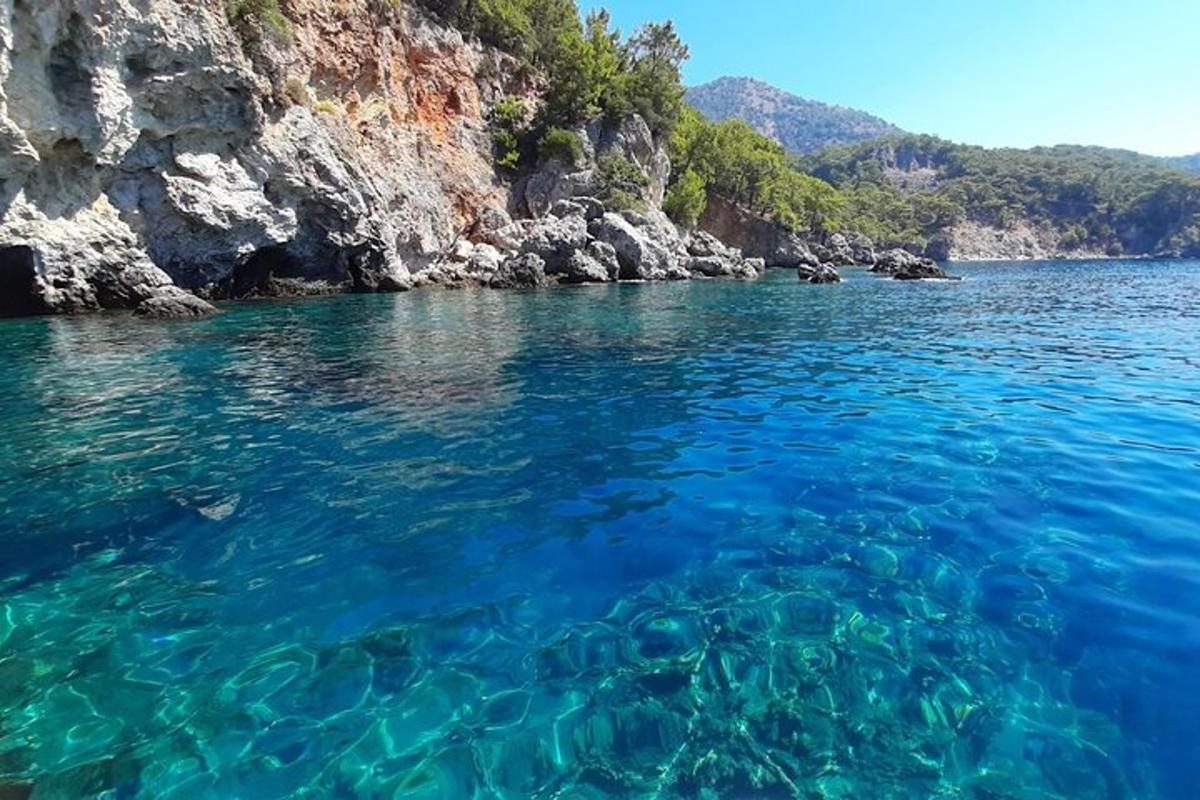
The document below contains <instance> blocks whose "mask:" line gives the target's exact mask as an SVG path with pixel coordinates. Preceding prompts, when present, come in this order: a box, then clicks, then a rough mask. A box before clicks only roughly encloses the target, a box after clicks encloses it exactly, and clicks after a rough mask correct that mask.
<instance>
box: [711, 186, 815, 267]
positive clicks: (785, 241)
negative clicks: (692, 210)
mask: <svg viewBox="0 0 1200 800" xmlns="http://www.w3.org/2000/svg"><path fill="white" fill-rule="evenodd" d="M699 227H700V229H701V230H702V231H704V232H707V233H709V234H712V235H713V236H715V237H716V238H717V239H719V240H720V241H722V242H724V243H725V244H727V245H729V246H731V247H736V248H738V249H739V250H741V251H742V254H743V255H745V256H746V257H747V258H761V259H762V260H763V261H764V262H766V264H767V266H769V267H792V268H795V267H798V266H800V265H801V264H809V265H811V266H817V265H818V264H820V263H821V262H820V259H818V258H817V257H816V256H815V255H813V253H812V251H811V250H809V248H808V245H807V244H805V242H804V240H802V239H801V238H800V237H799V236H797V235H795V234H794V233H792V232H790V231H788V230H787V229H786V228H784V227H782V226H780V225H778V224H776V223H775V222H772V221H771V220H769V219H766V218H765V217H761V216H759V215H757V214H754V213H752V212H749V211H746V210H745V209H742V208H739V207H737V206H735V205H734V204H732V203H729V202H727V201H725V200H722V199H721V198H719V197H713V198H710V199H709V202H708V206H707V207H706V208H705V211H704V214H703V215H701V217H700V222H699Z"/></svg>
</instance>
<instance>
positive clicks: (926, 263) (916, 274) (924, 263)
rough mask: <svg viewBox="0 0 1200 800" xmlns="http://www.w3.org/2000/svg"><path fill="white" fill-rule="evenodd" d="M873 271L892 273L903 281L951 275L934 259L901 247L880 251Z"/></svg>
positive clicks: (891, 274)
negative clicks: (914, 253) (916, 254)
mask: <svg viewBox="0 0 1200 800" xmlns="http://www.w3.org/2000/svg"><path fill="white" fill-rule="evenodd" d="M871 271H872V272H878V273H882V274H885V275H890V276H892V277H893V278H895V279H896V280H901V281H912V280H921V279H923V278H943V279H944V278H947V277H949V276H948V275H946V273H945V272H943V271H942V270H941V268H939V267H938V265H937V264H936V263H935V262H934V261H933V260H932V259H929V258H922V257H920V256H915V255H913V254H912V253H910V252H908V251H907V250H901V249H899V248H896V249H894V250H888V251H886V252H883V253H880V254H879V255H878V256H877V257H876V261H875V266H874V267H872V268H871Z"/></svg>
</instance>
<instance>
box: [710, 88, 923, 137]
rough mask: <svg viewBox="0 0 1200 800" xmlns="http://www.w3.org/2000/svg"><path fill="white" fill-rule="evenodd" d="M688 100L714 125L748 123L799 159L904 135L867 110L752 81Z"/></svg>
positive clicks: (712, 89)
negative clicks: (734, 120) (837, 147)
mask: <svg viewBox="0 0 1200 800" xmlns="http://www.w3.org/2000/svg"><path fill="white" fill-rule="evenodd" d="M687 100H688V102H689V103H691V104H692V105H693V106H694V107H695V108H696V110H698V111H699V112H700V113H701V114H703V115H704V116H705V117H707V118H708V119H709V120H711V121H713V122H722V121H724V120H727V119H731V118H737V119H743V120H745V121H746V122H748V123H750V125H751V126H753V127H754V129H755V130H757V131H758V132H759V133H761V134H763V135H765V136H769V137H770V138H772V139H774V140H776V141H777V142H779V143H780V144H782V145H783V146H784V147H785V148H787V149H788V150H789V151H790V152H792V153H795V154H797V155H805V154H808V153H815V152H817V151H819V150H823V149H825V148H826V147H831V146H834V145H845V144H857V143H859V142H864V141H868V140H870V139H878V138H879V137H881V136H894V135H898V134H902V133H904V131H902V130H901V129H900V128H897V127H896V126H895V125H893V124H891V123H890V122H887V121H885V120H882V119H880V118H879V117H875V116H872V115H870V114H868V113H866V112H864V111H857V110H855V109H853V108H843V107H841V106H833V105H829V104H827V103H819V102H817V101H815V100H806V99H804V98H803V97H797V96H796V95H794V94H789V93H788V92H785V91H783V90H782V89H778V88H776V87H774V86H771V85H770V84H768V83H763V82H762V81H758V80H754V79H753V78H718V79H717V80H715V81H712V82H711V83H706V84H703V85H701V86H694V87H692V88H690V89H688V91H687Z"/></svg>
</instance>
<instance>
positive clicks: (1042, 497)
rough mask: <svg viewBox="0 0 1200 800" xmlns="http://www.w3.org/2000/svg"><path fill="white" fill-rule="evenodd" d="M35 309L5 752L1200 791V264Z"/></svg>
mask: <svg viewBox="0 0 1200 800" xmlns="http://www.w3.org/2000/svg"><path fill="white" fill-rule="evenodd" d="M959 271H961V272H963V273H965V274H967V276H968V278H969V279H968V280H967V281H965V282H963V283H960V284H945V283H918V284H903V283H898V282H891V281H881V280H877V279H875V278H873V277H870V276H867V275H862V274H852V275H851V276H850V280H848V281H847V282H846V283H844V284H842V285H838V286H822V287H816V286H808V285H804V284H800V283H798V282H796V281H795V279H794V276H792V275H791V274H790V273H787V274H784V273H778V274H773V275H771V276H769V277H768V278H767V279H765V280H764V281H762V282H760V283H758V284H738V283H723V282H692V283H685V284H670V285H644V286H643V285H624V286H603V287H586V288H578V289H560V290H554V291H545V292H529V293H519V292H509V293H505V292H475V291H463V292H417V293H412V294H407V295H399V296H375V297H339V298H331V299H325V300H310V301H304V302H296V303H271V302H262V303H246V304H238V305H231V306H229V307H227V308H226V313H224V314H223V315H221V316H219V317H216V318H213V319H208V320H203V321H199V322H188V323H151V322H143V321H137V320H133V319H131V318H128V317H123V316H120V315H106V316H93V317H85V318H77V319H67V318H45V319H28V320H10V321H5V322H3V323H2V324H0V390H2V391H0V464H2V465H3V470H2V472H0V509H2V511H3V515H2V517H0V786H8V787H14V786H28V785H32V786H33V789H34V797H35V798H46V797H80V796H97V797H103V798H206V797H212V798H230V797H244V798H251V797H253V798H274V797H314V798H317V797H321V798H324V797H366V798H376V797H378V798H383V797H388V798H392V797H404V798H421V799H424V798H454V799H457V798H504V799H505V800H508V799H509V798H512V799H514V800H515V799H517V798H564V799H565V798H596V799H599V798H647V797H662V798H677V797H678V798H685V797H687V798H691V797H699V798H706V800H708V799H710V798H774V797H780V798H866V797H871V798H910V797H912V798H915V797H920V798H925V797H939V798H972V799H974V800H997V799H1000V798H1008V799H1011V800H1026V799H1028V800H1034V798H1037V799H1038V800H1047V799H1048V798H1089V799H1090V798H1104V799H1105V800H1111V799H1112V798H1164V799H1165V800H1176V799H1178V800H1185V799H1187V800H1190V799H1191V798H1194V797H1197V796H1200V693H1198V692H1197V691H1196V680H1197V676H1198V675H1200V522H1198V520H1200V264H1196V263H1178V262H1176V263H1169V262H1162V263H1155V262H1105V263H1086V264H1033V265H1003V264H996V265H976V266H963V267H961V268H960V270H959Z"/></svg>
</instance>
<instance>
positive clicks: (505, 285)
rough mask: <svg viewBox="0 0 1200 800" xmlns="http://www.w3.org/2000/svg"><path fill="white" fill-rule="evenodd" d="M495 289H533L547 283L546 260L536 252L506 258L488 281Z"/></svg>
mask: <svg viewBox="0 0 1200 800" xmlns="http://www.w3.org/2000/svg"><path fill="white" fill-rule="evenodd" d="M488 285H489V286H491V287H492V288H493V289H533V288H537V287H539V286H545V285H546V262H544V261H542V259H541V258H540V257H538V256H537V255H536V254H534V253H522V254H521V255H519V256H513V257H512V258H508V259H505V261H504V263H503V264H501V265H500V269H498V270H497V271H496V274H495V275H493V276H492V277H491V279H490V280H489V281H488Z"/></svg>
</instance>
